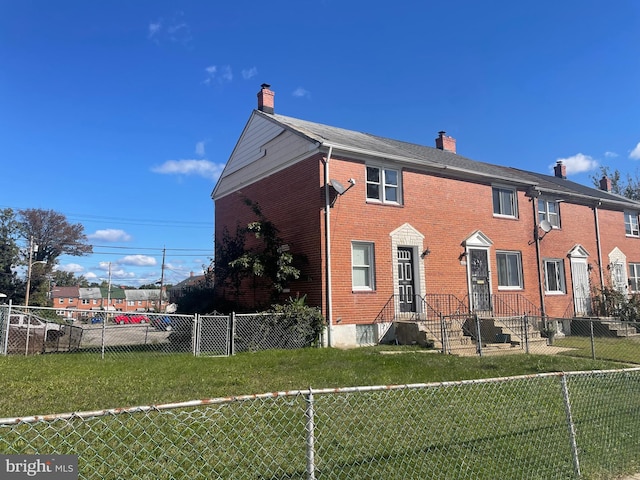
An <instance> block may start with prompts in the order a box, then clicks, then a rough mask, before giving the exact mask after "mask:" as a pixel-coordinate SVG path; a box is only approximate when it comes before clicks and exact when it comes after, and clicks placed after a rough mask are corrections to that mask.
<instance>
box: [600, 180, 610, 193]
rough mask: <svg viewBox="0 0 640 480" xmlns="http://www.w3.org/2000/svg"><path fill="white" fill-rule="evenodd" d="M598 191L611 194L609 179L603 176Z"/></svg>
mask: <svg viewBox="0 0 640 480" xmlns="http://www.w3.org/2000/svg"><path fill="white" fill-rule="evenodd" d="M600 190H604V191H605V192H611V179H610V178H607V177H606V176H603V177H602V178H601V179H600Z"/></svg>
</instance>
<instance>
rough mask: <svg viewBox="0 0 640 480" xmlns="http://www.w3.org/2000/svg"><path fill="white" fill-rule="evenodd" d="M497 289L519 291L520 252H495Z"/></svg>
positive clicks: (520, 284)
mask: <svg viewBox="0 0 640 480" xmlns="http://www.w3.org/2000/svg"><path fill="white" fill-rule="evenodd" d="M496 263H497V264H498V288H500V289H504V290H506V289H519V288H522V287H523V283H522V260H521V258H520V252H497V253H496Z"/></svg>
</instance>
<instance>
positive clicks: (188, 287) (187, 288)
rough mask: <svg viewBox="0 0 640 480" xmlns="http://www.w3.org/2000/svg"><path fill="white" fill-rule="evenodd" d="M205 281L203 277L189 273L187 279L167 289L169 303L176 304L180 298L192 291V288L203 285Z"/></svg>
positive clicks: (205, 278)
mask: <svg viewBox="0 0 640 480" xmlns="http://www.w3.org/2000/svg"><path fill="white" fill-rule="evenodd" d="M206 281H207V277H206V276H205V275H196V274H195V273H193V272H191V273H190V274H189V277H187V278H185V279H184V280H182V281H181V282H178V283H176V284H175V285H173V286H171V288H169V301H170V302H171V303H178V301H179V300H180V299H181V298H182V297H184V296H185V295H186V294H187V293H190V292H191V291H193V289H194V288H196V287H198V286H201V285H205V284H206Z"/></svg>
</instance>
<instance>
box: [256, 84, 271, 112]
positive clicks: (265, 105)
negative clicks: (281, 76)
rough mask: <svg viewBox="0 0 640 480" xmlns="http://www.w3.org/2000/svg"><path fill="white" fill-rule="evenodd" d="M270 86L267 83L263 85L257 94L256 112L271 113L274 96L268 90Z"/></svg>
mask: <svg viewBox="0 0 640 480" xmlns="http://www.w3.org/2000/svg"><path fill="white" fill-rule="evenodd" d="M270 86H271V85H269V84H268V83H263V84H262V85H260V87H261V90H260V91H259V92H258V110H260V111H261V112H264V113H273V96H274V95H275V94H274V93H273V92H272V91H271V90H269V87H270Z"/></svg>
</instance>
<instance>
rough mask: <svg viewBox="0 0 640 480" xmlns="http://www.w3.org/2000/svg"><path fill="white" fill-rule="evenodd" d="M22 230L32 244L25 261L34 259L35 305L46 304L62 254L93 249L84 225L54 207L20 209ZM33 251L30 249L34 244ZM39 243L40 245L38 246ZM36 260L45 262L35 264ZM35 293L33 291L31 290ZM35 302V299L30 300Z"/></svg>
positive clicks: (84, 252)
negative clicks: (49, 281) (56, 210)
mask: <svg viewBox="0 0 640 480" xmlns="http://www.w3.org/2000/svg"><path fill="white" fill-rule="evenodd" d="M18 213H19V220H18V230H19V232H20V235H21V236H22V238H23V239H24V240H25V241H26V244H27V245H28V246H29V247H28V248H27V252H26V253H24V264H26V265H27V268H28V263H29V261H31V263H32V265H33V267H32V268H31V290H32V291H33V292H35V295H33V297H32V298H33V303H34V304H35V305H46V303H47V290H48V286H49V283H48V282H46V281H45V280H46V279H47V276H49V278H51V274H52V272H53V267H54V266H55V265H56V263H57V260H58V258H59V257H60V256H61V255H72V256H82V255H87V254H90V253H92V252H93V247H92V246H91V245H90V244H87V243H86V241H87V237H86V235H85V234H84V226H83V225H82V224H79V223H76V224H71V223H69V222H68V221H67V219H66V217H65V216H64V215H62V214H60V213H57V212H55V211H53V210H42V209H33V208H30V209H24V210H19V211H18ZM32 245H33V250H32V251H31V252H29V250H30V248H31V246H32ZM36 246H37V248H36ZM34 262H44V265H42V264H41V263H38V264H34ZM30 295H31V293H30ZM30 303H31V302H30Z"/></svg>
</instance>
